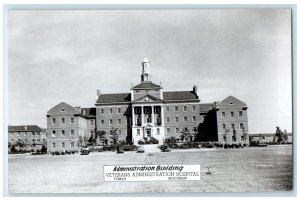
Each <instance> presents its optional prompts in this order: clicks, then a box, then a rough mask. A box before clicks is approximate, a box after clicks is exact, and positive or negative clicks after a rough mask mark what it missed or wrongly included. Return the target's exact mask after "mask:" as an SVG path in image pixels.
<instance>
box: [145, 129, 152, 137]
mask: <svg viewBox="0 0 300 201" xmlns="http://www.w3.org/2000/svg"><path fill="white" fill-rule="evenodd" d="M146 137H147V138H150V137H151V129H146Z"/></svg>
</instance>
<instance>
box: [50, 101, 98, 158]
mask: <svg viewBox="0 0 300 201" xmlns="http://www.w3.org/2000/svg"><path fill="white" fill-rule="evenodd" d="M94 132H95V108H80V107H72V106H70V105H68V104H67V103H64V102H61V103H59V104H58V105H56V106H54V107H53V108H51V109H50V110H49V111H48V112H47V151H48V152H54V151H70V150H78V149H79V147H80V146H85V145H86V142H87V140H88V138H89V137H90V136H91V135H92V134H94Z"/></svg>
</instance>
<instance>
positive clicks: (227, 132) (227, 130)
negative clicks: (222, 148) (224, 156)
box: [223, 129, 230, 142]
mask: <svg viewBox="0 0 300 201" xmlns="http://www.w3.org/2000/svg"><path fill="white" fill-rule="evenodd" d="M229 133H230V131H229V129H226V130H225V133H224V134H223V140H224V142H227V136H228V134H229Z"/></svg>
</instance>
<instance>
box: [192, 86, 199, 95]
mask: <svg viewBox="0 0 300 201" xmlns="http://www.w3.org/2000/svg"><path fill="white" fill-rule="evenodd" d="M197 91H198V87H197V85H196V84H194V87H193V92H194V93H195V94H197Z"/></svg>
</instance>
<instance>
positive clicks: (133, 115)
mask: <svg viewBox="0 0 300 201" xmlns="http://www.w3.org/2000/svg"><path fill="white" fill-rule="evenodd" d="M131 112H132V126H135V114H134V107H133V106H132V111H131Z"/></svg>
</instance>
